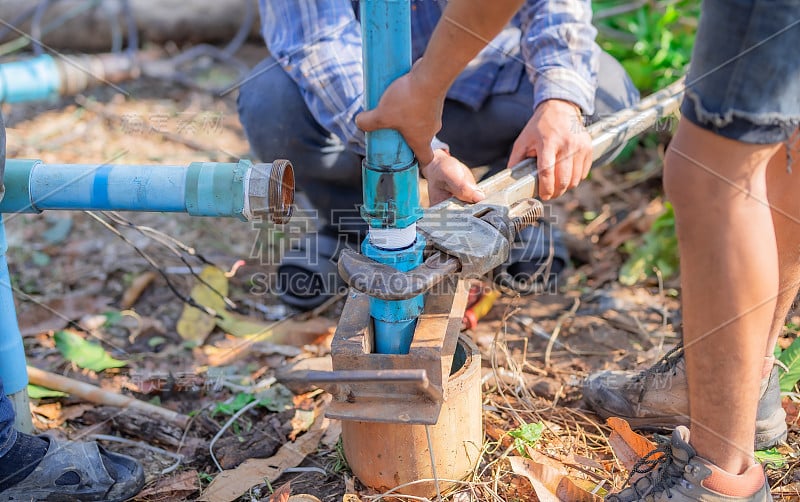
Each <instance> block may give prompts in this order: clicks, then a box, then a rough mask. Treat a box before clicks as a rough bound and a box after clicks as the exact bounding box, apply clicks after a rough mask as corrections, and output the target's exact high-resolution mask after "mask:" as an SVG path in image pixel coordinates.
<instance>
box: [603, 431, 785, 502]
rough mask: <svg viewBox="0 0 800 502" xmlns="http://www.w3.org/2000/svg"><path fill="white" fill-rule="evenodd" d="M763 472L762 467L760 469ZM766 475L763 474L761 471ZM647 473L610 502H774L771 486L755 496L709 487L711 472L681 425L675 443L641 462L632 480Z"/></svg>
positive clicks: (633, 472)
mask: <svg viewBox="0 0 800 502" xmlns="http://www.w3.org/2000/svg"><path fill="white" fill-rule="evenodd" d="M758 469H761V466H758ZM761 473H762V476H763V471H761ZM636 474H643V476H642V477H640V478H639V479H637V480H636V481H633V482H632V481H631V479H630V478H629V479H628V483H627V484H628V487H627V488H625V489H624V490H622V491H621V492H619V493H613V494H611V495H608V496H606V498H605V500H607V501H609V502H662V501H666V500H670V501H672V502H689V501H698V500H702V501H703V502H736V501H741V502H771V501H772V495H770V492H769V484H768V483H767V480H766V476H764V481H763V484H762V485H761V488H760V489H759V490H758V492H757V493H756V494H755V495H752V496H750V497H733V496H730V495H725V494H722V493H719V492H717V491H714V490H712V489H711V488H709V487H708V486H709V484H710V483H709V479H708V478H709V476H711V469H710V468H709V466H708V464H707V463H706V462H704V461H703V460H701V459H700V457H698V456H697V453H696V452H695V451H694V448H692V447H691V445H689V429H687V428H686V427H683V426H679V427H678V428H676V429H675V431H673V433H672V440H671V441H670V442H669V443H665V444H663V445H662V446H659V447H658V448H656V449H655V450H653V451H651V452H650V453H648V454H647V455H646V456H645V457H644V458H642V459H641V460H639V461H638V462H637V463H636V465H634V466H633V469H632V470H631V477H632V476H633V475H636Z"/></svg>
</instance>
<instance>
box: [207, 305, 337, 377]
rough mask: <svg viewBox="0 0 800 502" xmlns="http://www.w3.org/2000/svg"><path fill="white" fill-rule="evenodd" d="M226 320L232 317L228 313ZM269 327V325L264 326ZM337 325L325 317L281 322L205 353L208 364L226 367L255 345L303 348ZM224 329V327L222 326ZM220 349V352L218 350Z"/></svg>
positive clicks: (247, 352)
mask: <svg viewBox="0 0 800 502" xmlns="http://www.w3.org/2000/svg"><path fill="white" fill-rule="evenodd" d="M225 315H226V318H228V317H229V316H232V314H230V313H226V314H225ZM263 326H267V325H262V328H263ZM335 326H336V323H335V322H334V321H333V320H331V319H327V318H324V317H316V318H314V319H309V320H308V321H294V320H288V321H281V322H276V323H272V324H270V325H269V329H268V330H263V329H261V330H260V331H257V332H256V334H255V335H248V336H245V337H244V338H243V339H237V340H232V341H228V340H226V341H225V342H223V343H221V344H218V347H215V348H214V349H210V348H208V347H206V348H205V349H204V352H205V353H206V355H207V356H208V364H209V365H211V366H225V365H228V364H231V363H232V362H233V361H235V360H236V359H238V358H239V357H240V356H241V355H244V354H250V347H251V346H252V345H253V344H256V343H259V342H263V341H269V342H271V343H274V344H279V345H294V346H303V345H306V344H308V343H310V342H311V341H312V340H314V339H316V338H317V337H319V335H320V333H327V332H328V330H330V329H333V328H334V327H335ZM220 327H221V328H222V329H225V328H224V327H222V326H220ZM217 349H218V350H217Z"/></svg>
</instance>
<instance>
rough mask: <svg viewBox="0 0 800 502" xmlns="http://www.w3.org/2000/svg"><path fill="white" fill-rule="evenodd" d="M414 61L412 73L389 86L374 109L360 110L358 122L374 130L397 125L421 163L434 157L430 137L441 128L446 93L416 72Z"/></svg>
mask: <svg viewBox="0 0 800 502" xmlns="http://www.w3.org/2000/svg"><path fill="white" fill-rule="evenodd" d="M417 65H419V61H417V63H416V64H415V65H414V68H412V70H411V72H410V73H407V74H406V75H403V76H402V77H400V78H398V79H397V80H395V81H394V82H392V85H390V86H389V87H388V89H386V92H384V93H383V96H381V100H380V102H379V103H378V106H377V107H376V108H375V109H374V110H370V111H366V112H362V113H359V114H358V115H357V116H356V125H357V126H358V127H359V129H361V130H363V131H366V132H371V131H377V130H379V129H394V130H396V131H399V132H400V134H402V135H403V138H404V139H405V140H406V143H408V146H409V147H410V148H411V150H413V151H414V155H416V156H417V160H418V161H419V164H420V165H421V166H424V165H427V164H429V163H431V162H432V161H433V149H432V148H431V141H432V140H433V137H434V136H435V135H436V133H437V132H439V130H440V129H441V128H442V109H443V107H444V99H445V95H444V94H441V93H439V92H437V90H436V89H434V88H433V87H432V86H429V85H427V84H426V82H425V81H424V78H422V77H420V76H419V75H417V73H418V72H415V71H414V69H415V68H417Z"/></svg>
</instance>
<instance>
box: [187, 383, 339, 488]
mask: <svg viewBox="0 0 800 502" xmlns="http://www.w3.org/2000/svg"><path fill="white" fill-rule="evenodd" d="M328 403H330V396H328V397H327V398H326V399H325V400H324V401H323V402H322V404H320V406H318V407H317V410H316V412H317V413H316V419H315V420H314V424H313V425H312V427H311V430H310V431H308V432H307V433H306V434H303V435H302V436H300V438H298V440H297V441H295V442H294V443H286V444H284V445H283V446H281V447H280V449H279V450H278V452H277V453H276V454H275V455H273V456H272V457H270V458H252V459H249V460H246V461H245V462H244V463H242V464H241V465H240V466H239V467H237V468H236V469H231V470H229V471H224V472H222V473H221V474H219V475H218V476H217V477H216V478H214V481H212V482H211V484H210V485H209V486H208V488H206V490H205V491H204V492H203V493H202V495H201V496H200V499H199V500H203V501H206V502H230V501H232V500H235V499H236V498H238V497H240V496H241V495H242V494H244V493H246V492H247V490H249V489H250V488H252V487H254V486H256V485H260V484H262V483H264V481H265V480H267V481H269V482H273V481H275V480H276V479H278V478H279V477H280V476H281V475H282V474H283V472H284V471H285V470H286V469H288V468H290V467H297V466H298V465H300V462H302V461H303V459H304V458H306V456H307V455H310V454H311V453H314V451H316V449H317V447H318V446H319V441H320V439H321V438H322V436H323V435H324V434H325V431H326V430H327V428H328V424H329V423H330V421H329V420H328V419H327V418H325V408H327V405H328Z"/></svg>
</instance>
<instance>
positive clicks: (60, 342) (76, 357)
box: [55, 331, 128, 372]
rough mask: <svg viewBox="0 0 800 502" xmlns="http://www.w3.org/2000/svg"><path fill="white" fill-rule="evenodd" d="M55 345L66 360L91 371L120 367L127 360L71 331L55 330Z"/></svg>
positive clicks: (125, 363)
mask: <svg viewBox="0 0 800 502" xmlns="http://www.w3.org/2000/svg"><path fill="white" fill-rule="evenodd" d="M55 340H56V347H57V348H58V350H59V352H61V355H63V356H64V358H65V359H66V360H67V361H70V362H73V363H75V364H77V365H78V366H79V367H81V368H83V369H87V370H91V371H97V372H99V371H103V370H107V369H109V368H121V367H123V366H125V365H127V364H128V363H127V361H120V360H119V359H114V358H113V357H111V356H110V355H109V354H108V352H106V351H105V350H104V349H103V347H101V346H100V345H98V344H96V343H92V342H89V341H87V340H85V339H84V338H83V337H81V336H80V335H78V334H77V333H74V332H72V331H57V332H56V334H55Z"/></svg>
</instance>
